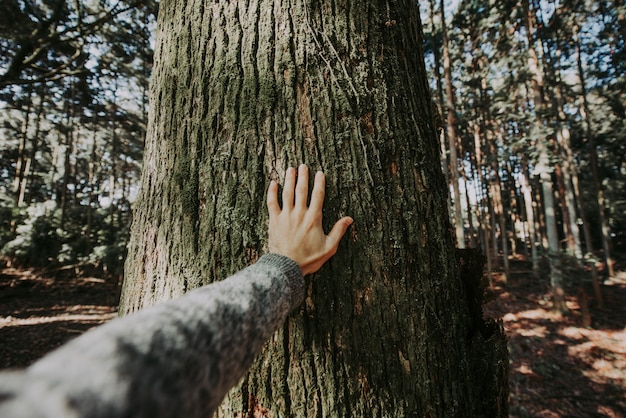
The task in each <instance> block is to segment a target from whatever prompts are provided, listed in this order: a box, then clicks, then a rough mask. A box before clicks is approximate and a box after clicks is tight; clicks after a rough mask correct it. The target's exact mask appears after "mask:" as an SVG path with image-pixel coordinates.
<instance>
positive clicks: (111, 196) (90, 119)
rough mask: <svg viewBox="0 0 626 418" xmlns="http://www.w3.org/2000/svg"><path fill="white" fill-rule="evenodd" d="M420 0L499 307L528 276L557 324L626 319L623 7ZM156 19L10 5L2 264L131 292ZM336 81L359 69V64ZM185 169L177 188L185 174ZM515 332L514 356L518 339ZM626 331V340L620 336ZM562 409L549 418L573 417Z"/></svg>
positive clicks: (1, 88)
mask: <svg viewBox="0 0 626 418" xmlns="http://www.w3.org/2000/svg"><path fill="white" fill-rule="evenodd" d="M218 3H223V2H218ZM253 3H254V2H253ZM305 3H306V2H305ZM313 3H316V2H313ZM348 3H350V2H348ZM333 4H334V3H333ZM418 6H419V17H420V20H421V32H420V33H419V42H420V43H421V45H420V48H422V51H421V52H420V51H416V53H417V52H420V53H421V54H423V63H424V65H425V70H426V76H427V77H426V78H427V85H428V86H429V87H430V94H431V97H432V100H431V101H432V109H431V111H432V114H433V115H434V116H435V117H434V123H435V128H436V132H437V135H438V136H439V149H440V150H439V157H440V160H439V161H438V162H437V166H438V167H440V169H441V171H442V172H443V175H444V176H445V180H446V181H447V206H448V212H449V230H450V233H451V234H452V235H453V236H454V237H455V240H456V241H455V243H456V247H457V248H458V249H479V250H480V253H481V254H482V257H484V263H485V266H484V274H485V277H486V286H487V287H488V288H489V289H490V292H491V293H492V294H493V296H492V298H497V297H500V296H502V294H503V293H506V294H509V295H514V292H515V291H519V292H520V293H519V294H518V295H517V297H518V298H519V301H522V299H523V300H524V301H527V299H528V297H529V296H528V295H526V296H523V295H522V292H524V291H525V290H524V289H521V288H520V283H522V281H523V283H527V284H528V283H530V284H532V285H533V286H535V287H534V288H533V291H536V289H537V288H539V289H540V290H541V291H545V292H544V293H543V296H541V297H539V296H537V295H535V296H537V298H538V299H540V300H542V301H543V300H544V299H545V298H548V299H547V300H548V301H549V303H548V305H549V307H548V311H549V312H550V315H555V316H554V318H562V317H563V316H564V317H565V318H566V320H567V321H570V322H571V323H575V324H577V326H582V327H583V328H585V329H590V328H593V327H594V326H595V325H597V324H598V322H597V321H598V319H597V318H598V315H600V316H602V315H605V314H604V313H602V312H609V313H608V314H606V315H608V316H610V317H611V318H615V317H617V318H619V316H620V315H621V314H622V313H623V312H622V311H620V309H621V308H614V306H616V302H615V299H614V298H615V297H616V296H615V295H617V294H619V295H621V296H620V297H621V298H622V299H619V300H618V302H619V301H620V300H621V301H622V302H623V301H624V289H625V288H626V277H625V276H626V274H625V273H624V270H625V267H624V266H625V261H626V141H625V138H626V5H625V4H624V3H623V1H609V0H606V1H605V0H601V1H597V0H569V1H558V0H554V1H552V0H521V1H519V0H516V1H513V0H505V1H500V2H493V1H488V2H484V1H482V2H481V1H474V0H458V1H447V0H446V1H444V0H441V1H439V2H437V1H435V0H422V1H420V2H418ZM312 7H313V6H312ZM333 7H334V8H337V10H339V9H341V10H343V8H339V6H337V5H335V6H333ZM158 9H159V5H158V4H157V3H156V2H153V1H151V0H148V1H140V0H139V1H138V0H119V1H110V0H99V1H95V0H94V1H91V0H77V1H75V0H73V1H69V0H46V1H32V0H3V2H2V4H0V121H1V122H2V125H1V126H0V148H1V149H2V157H1V158H0V254H1V255H2V258H3V261H2V264H3V266H4V267H5V268H14V269H22V270H27V269H35V271H38V272H43V273H42V274H47V275H55V274H61V273H63V272H67V271H71V272H74V273H75V274H76V275H77V276H85V275H95V276H97V277H99V278H106V280H107V281H110V282H111V283H115V286H117V285H118V284H119V283H120V282H121V280H122V277H123V275H124V264H125V260H126V255H127V251H128V250H127V249H128V245H129V239H130V230H131V222H132V219H133V212H132V209H133V208H134V205H135V201H136V199H137V197H138V195H139V194H140V191H139V190H140V184H141V181H142V180H141V175H142V174H141V167H142V162H143V156H144V148H145V146H146V137H147V133H146V132H147V131H146V129H147V126H148V119H149V116H148V115H149V98H150V100H152V98H153V97H152V96H151V93H150V89H151V87H150V83H151V74H152V69H153V58H154V55H155V33H156V27H157V12H158ZM333 10H335V9H333ZM381 13H382V12H381ZM403 18H406V17H404V16H400V15H397V16H394V15H393V14H390V15H389V16H383V17H381V19H383V22H384V24H383V27H382V29H381V30H396V29H397V30H401V29H402V28H404V27H405V26H403V22H402V19H403ZM324 36H326V35H324ZM331 38H332V35H331ZM259 42H260V41H259ZM328 42H330V40H328ZM337 42H338V43H339V41H337ZM318 46H319V45H318ZM338 48H339V47H338ZM334 53H335V54H337V56H338V57H339V56H341V54H342V52H341V51H339V52H336V51H335V52H334ZM405 53H406V54H407V55H410V54H412V51H405ZM242 55H243V52H242ZM380 55H381V56H382V55H383V52H382V51H381V52H380ZM322 59H324V57H322ZM380 60H381V61H382V58H380ZM347 61H349V60H348V59H347V58H346V62H347ZM326 64H327V65H328V66H333V65H335V64H334V63H330V64H329V63H328V62H326ZM340 70H341V71H343V72H344V73H346V75H347V72H348V71H349V70H350V68H348V70H346V68H345V67H342V68H340ZM285 71H287V70H285ZM285 74H286V73H285ZM285 77H287V76H285ZM416 77H421V75H417V76H416ZM344 81H345V80H343V79H342V80H339V81H337V82H336V83H337V85H341V86H343V85H344V84H342V83H343V82H344ZM345 84H346V85H349V87H346V89H354V87H352V85H351V84H350V83H348V82H346V83H345ZM356 90H359V86H357V87H356ZM356 90H355V91H354V94H355V95H356V94H357V91H356ZM225 91H226V90H225ZM244 91H245V90H244ZM359 93H360V90H359ZM151 103H152V102H151ZM309 116H310V115H309ZM363 120H364V119H363ZM364 123H365V125H366V127H367V126H369V125H368V122H367V121H365V122H364ZM311 129H312V128H311ZM363 147H364V148H366V145H363ZM369 155H372V153H371V152H370V154H369ZM216 158H217V157H216ZM372 158H374V157H372ZM171 175H172V176H173V177H176V181H177V182H180V181H181V179H180V177H181V174H180V173H173V174H171ZM182 176H183V177H184V176H185V174H184V173H183V174H182ZM374 177H375V176H374ZM181 190H183V193H185V191H186V190H187V189H186V188H185V186H184V185H182V186H181ZM196 215H197V214H196ZM390 245H391V244H390ZM394 245H395V244H394ZM520 272H521V273H520ZM64 274H66V273H64ZM520 277H523V280H522V279H520ZM609 285H610V287H609ZM507 286H509V287H508V288H507ZM522 287H523V286H522ZM1 289H3V287H2V288H0V292H1V291H3V290H1ZM116 289H117V288H116ZM507 289H508V293H507V292H506V290H507ZM515 289H516V290H515ZM116 291H119V290H116ZM546 295H547V296H546ZM535 296H533V297H535ZM514 297H515V295H514ZM612 297H613V299H612ZM0 298H2V296H0ZM491 303H493V302H491ZM620 303H621V302H620ZM573 306H575V309H573V310H574V311H575V313H572V312H571V311H572V307H573ZM491 309H492V310H493V311H494V312H495V313H496V314H497V315H500V316H504V318H505V320H506V315H507V313H510V312H507V310H506V307H505V304H504V303H501V304H500V305H497V306H496V307H493V306H492V308H491ZM616 309H617V310H616ZM487 310H489V309H487ZM602 317H603V318H604V316H602ZM568 318H569V319H568ZM555 321H556V319H555ZM594 321H595V322H594ZM611 321H617V322H618V323H617V324H614V325H617V326H616V329H617V330H618V331H619V330H620V327H621V329H623V328H624V326H626V323H624V317H622V318H621V320H619V319H617V320H615V319H611ZM620 321H621V322H620ZM505 322H506V321H505ZM505 326H507V327H508V326H509V325H508V323H505ZM509 338H510V342H509V352H510V353H512V354H511V359H512V360H513V357H514V353H515V352H517V350H519V347H517V348H512V344H514V343H515V344H517V341H518V340H517V339H516V338H514V337H511V336H509ZM613 338H614V339H615V341H617V340H618V339H619V338H621V339H622V340H623V341H626V336H624V333H623V332H622V333H621V334H620V335H618V336H613ZM617 345H618V346H619V343H618V344H617ZM532 349H534V348H532V347H531V350H532ZM611 355H614V356H617V358H618V360H616V362H615V363H614V364H616V366H615V369H616V370H617V371H615V370H614V372H615V373H617V374H616V375H615V376H613V377H611V379H609V380H610V382H611V383H610V385H611V387H612V388H613V389H611V390H614V392H611V394H612V395H611V399H613V400H611V401H607V402H608V404H609V406H607V407H606V409H605V410H602V411H601V410H596V411H595V413H597V414H601V415H600V416H620V413H623V412H624V409H622V408H626V404H624V402H623V400H621V401H620V400H619V398H620V395H619V393H620V391H622V392H621V393H622V394H623V393H624V392H623V391H625V390H626V371H625V370H626V357H625V356H626V352H624V350H623V346H622V348H621V349H619V348H618V349H617V350H616V351H615V353H612V354H611ZM619 359H621V360H619ZM511 370H512V369H511ZM516 370H517V369H516ZM510 374H511V376H512V377H511V379H512V380H511V382H514V383H519V382H520V380H519V377H518V378H515V376H516V375H515V372H514V371H510ZM524 378H527V376H526V377H524ZM515 379H517V380H515ZM520 390H521V389H519V388H514V387H513V386H512V384H511V385H510V389H509V391H510V392H511V401H510V402H511V407H510V413H511V415H512V416H539V415H537V414H538V410H537V409H532V408H530V407H528V406H521V404H522V403H523V402H522V399H528V398H525V397H524V396H525V395H521V394H519V393H520V392H519V391H520ZM522 392H523V391H522ZM615 393H617V395H615ZM594 399H595V398H594ZM594 402H596V403H597V402H601V401H599V400H597V399H595V401H593V402H591V403H594ZM546 408H547V407H546ZM572 410H576V406H575V402H574V406H573V407H572ZM572 410H567V411H569V412H570V413H572V412H571V411H572ZM528 411H531V412H528ZM553 411H557V412H552V414H548V413H545V414H544V415H541V416H562V415H560V414H559V413H558V408H557V409H554V410H553ZM607 411H609V412H607ZM544 412H545V410H544ZM603 413H604V414H606V415H602V414H603ZM564 414H565V415H567V413H564ZM585 414H586V412H585V413H582V412H581V415H568V416H588V415H585ZM611 414H613V415H611Z"/></svg>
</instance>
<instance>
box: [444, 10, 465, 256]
mask: <svg viewBox="0 0 626 418" xmlns="http://www.w3.org/2000/svg"><path fill="white" fill-rule="evenodd" d="M439 12H440V14H441V36H442V43H443V75H444V79H445V81H446V104H447V106H446V115H447V121H448V126H447V128H448V129H447V133H448V149H449V150H450V171H449V174H450V183H451V184H452V190H453V193H454V196H453V199H452V200H453V202H454V227H455V230H456V240H457V245H458V247H459V248H465V226H464V222H463V210H462V208H461V190H460V188H459V160H458V157H457V142H458V138H457V137H458V135H457V133H456V130H457V126H456V125H457V118H456V100H455V98H454V88H453V86H452V64H451V62H450V48H449V45H448V29H447V27H446V13H445V7H444V0H441V1H440V3H439Z"/></svg>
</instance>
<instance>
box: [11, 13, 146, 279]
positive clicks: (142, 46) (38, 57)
mask: <svg viewBox="0 0 626 418" xmlns="http://www.w3.org/2000/svg"><path fill="white" fill-rule="evenodd" d="M5 6H6V7H9V6H11V7H13V6H15V7H14V8H13V9H11V10H12V13H13V15H12V16H13V17H14V19H15V20H16V21H19V20H20V19H21V18H23V19H26V20H27V21H28V22H31V26H32V27H31V26H28V25H26V26H19V25H17V26H15V25H14V26H11V25H9V26H7V27H5V28H4V29H5V31H4V32H2V33H1V34H0V47H1V48H4V49H3V50H4V51H5V52H6V54H4V55H3V56H2V60H4V61H2V64H3V66H4V68H2V69H0V74H3V75H2V76H0V77H1V80H2V81H1V82H0V85H2V86H3V87H1V88H0V115H1V116H0V117H1V118H2V120H3V121H4V125H3V126H2V127H1V128H0V145H1V146H2V148H3V153H2V167H3V169H2V170H0V198H1V200H0V201H1V207H0V210H1V211H2V218H3V221H4V220H5V219H6V222H3V223H2V225H1V226H0V248H2V254H3V255H5V256H8V257H9V258H10V261H11V262H12V263H17V264H22V265H27V266H46V267H54V266H57V267H58V266H63V265H76V266H97V267H100V268H104V269H105V270H108V271H112V272H115V273H118V274H119V273H121V267H122V264H123V259H124V255H125V247H126V240H127V236H128V228H129V223H130V200H131V199H132V198H133V195H134V194H135V191H134V190H136V187H135V184H136V183H137V181H138V180H137V178H138V174H139V165H140V161H141V157H142V150H143V140H144V131H145V118H146V109H147V103H146V102H147V100H146V97H147V83H148V78H149V75H150V68H151V61H152V55H151V47H150V37H151V35H150V31H151V25H153V22H154V18H155V12H156V6H155V5H154V4H143V5H142V7H140V8H130V6H124V7H122V4H121V3H117V4H116V5H112V4H108V3H107V2H101V3H99V4H98V5H94V4H93V3H89V4H83V3H81V2H52V3H45V4H39V3H33V4H31V3H30V2H18V3H15V4H13V3H10V2H9V3H7V4H6V5H5ZM51 7H53V8H54V10H56V11H57V13H56V14H54V15H51V14H50V13H52V11H51V10H50V8H51ZM122 11H124V12H123V13H122ZM20 16H21V17H20ZM105 17H106V18H105ZM46 22H47V23H46ZM96 22H97V24H96ZM43 26H46V27H47V29H45V31H46V32H45V34H43V32H41V31H43V30H44V29H42V28H43ZM27 27H28V28H30V29H32V31H40V32H41V34H40V35H41V37H48V38H50V39H48V40H47V41H45V42H44V41H42V39H43V38H41V37H40V38H37V39H38V40H39V41H41V42H42V43H41V44H40V45H37V46H33V42H35V41H36V39H34V38H33V37H34V36H35V33H34V32H32V33H31V32H28V31H27V30H26V29H27ZM37 28H39V29H37ZM30 29H29V30H30ZM44 35H45V36H44ZM46 39H47V38H46ZM51 39H54V41H52V40H51ZM63 43H66V44H68V45H70V44H71V45H73V46H72V48H73V49H72V50H80V51H81V53H80V54H78V55H77V56H76V57H74V58H72V60H71V62H70V61H68V60H66V59H65V58H62V57H61V55H62V53H63V51H65V50H64V49H63V50H62V51H61V50H59V48H60V46H59V45H60V44H63ZM26 44H28V45H30V46H28V45H26ZM31 47H32V48H34V49H31V50H29V51H30V52H28V54H26V55H28V56H29V57H30V58H29V59H31V61H29V62H30V64H28V65H25V64H24V62H22V61H20V58H19V56H20V54H22V52H23V51H25V49H24V48H27V49H28V48H31ZM61 49H62V48H61ZM35 50H36V51H35ZM20 51H22V52H20ZM29 54H30V55H29ZM26 55H24V54H22V56H23V57H25V56H26ZM57 64H58V65H61V66H62V67H63V68H61V67H55V65H57ZM65 64H67V65H65ZM2 70H5V71H4V72H3V71H2ZM57 70H58V71H57Z"/></svg>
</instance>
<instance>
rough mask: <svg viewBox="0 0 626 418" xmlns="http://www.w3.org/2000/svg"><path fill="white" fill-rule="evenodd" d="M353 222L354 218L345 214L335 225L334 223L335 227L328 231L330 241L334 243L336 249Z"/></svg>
mask: <svg viewBox="0 0 626 418" xmlns="http://www.w3.org/2000/svg"><path fill="white" fill-rule="evenodd" d="M353 222H354V219H352V218H351V217H349V216H344V217H343V218H341V219H339V220H338V221H337V222H336V223H335V225H333V229H331V230H330V232H329V233H328V241H329V242H330V244H331V245H332V247H333V249H336V248H337V247H338V246H339V241H341V238H343V236H344V234H345V233H346V231H347V230H348V228H349V227H350V225H352V223H353Z"/></svg>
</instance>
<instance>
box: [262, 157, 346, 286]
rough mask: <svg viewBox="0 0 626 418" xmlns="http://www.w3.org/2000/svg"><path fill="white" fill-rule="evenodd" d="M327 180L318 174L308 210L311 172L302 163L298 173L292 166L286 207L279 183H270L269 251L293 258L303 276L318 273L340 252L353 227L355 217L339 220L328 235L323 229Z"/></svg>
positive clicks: (286, 191)
mask: <svg viewBox="0 0 626 418" xmlns="http://www.w3.org/2000/svg"><path fill="white" fill-rule="evenodd" d="M325 187H326V178H325V177H324V173H322V172H321V171H318V172H317V173H316V174H315V183H314V185H313V191H312V192H311V203H310V204H309V206H308V207H307V198H308V195H309V169H308V167H307V166H306V165H304V164H302V165H300V167H298V178H297V183H296V170H295V169H294V168H293V167H289V168H288V169H287V172H286V174H285V185H284V187H283V207H282V209H281V208H280V205H279V204H278V184H277V183H276V182H275V181H272V182H271V183H270V187H269V189H268V191H267V209H268V210H269V213H270V225H269V239H268V247H269V251H270V252H272V253H275V254H280V255H284V256H286V257H289V258H291V259H292V260H294V261H295V262H296V263H298V265H299V266H300V270H302V274H303V275H307V274H310V273H315V272H316V271H317V270H319V269H320V267H322V265H324V263H325V262H326V261H327V260H328V259H329V258H330V257H332V256H333V255H335V253H336V252H337V247H338V246H339V241H341V238H342V237H343V235H344V234H345V233H346V230H347V229H348V227H349V226H350V225H352V222H353V220H352V218H350V217H349V216H345V217H343V218H341V219H339V220H338V221H337V222H336V223H335V225H334V226H333V228H332V229H331V231H330V233H329V234H328V235H326V234H324V229H323V228H322V206H323V204H324V189H325Z"/></svg>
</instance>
